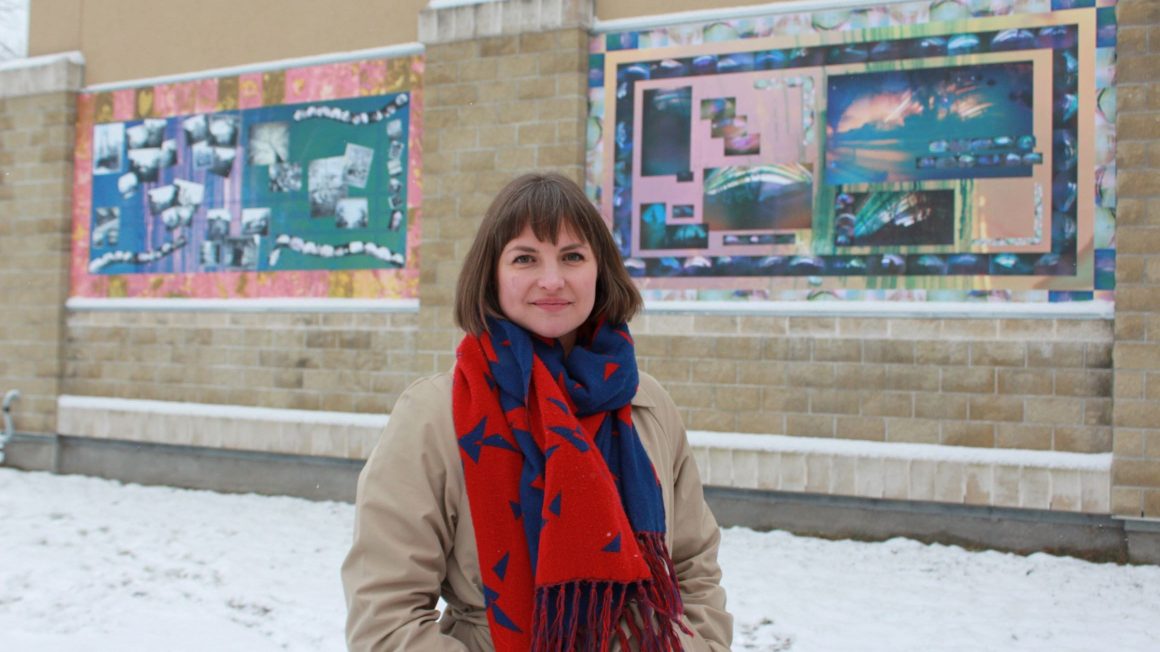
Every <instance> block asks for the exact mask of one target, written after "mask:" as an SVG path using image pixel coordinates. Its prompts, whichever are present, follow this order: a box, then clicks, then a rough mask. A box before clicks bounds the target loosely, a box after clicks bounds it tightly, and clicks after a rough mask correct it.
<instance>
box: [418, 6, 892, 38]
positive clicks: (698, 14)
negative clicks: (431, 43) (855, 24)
mask: <svg viewBox="0 0 1160 652" xmlns="http://www.w3.org/2000/svg"><path fill="white" fill-rule="evenodd" d="M435 1H436V0H432V4H434V3H435ZM903 2H910V0H786V1H784V2H771V3H769V4H763V5H755V6H747V7H723V8H721V9H698V10H694V11H680V12H674V13H669V14H657V15H653V16H638V17H634V18H618V19H614V20H597V21H596V24H595V25H594V26H593V27H592V31H593V32H594V33H596V34H607V33H609V32H624V31H633V30H646V29H655V28H658V27H668V26H670V25H681V24H685V23H702V22H709V21H718V20H728V19H731V18H750V17H753V16H767V15H772V14H788V13H794V12H799V11H818V10H824V9H857V8H860V7H878V6H881V5H891V4H900V3H903Z"/></svg>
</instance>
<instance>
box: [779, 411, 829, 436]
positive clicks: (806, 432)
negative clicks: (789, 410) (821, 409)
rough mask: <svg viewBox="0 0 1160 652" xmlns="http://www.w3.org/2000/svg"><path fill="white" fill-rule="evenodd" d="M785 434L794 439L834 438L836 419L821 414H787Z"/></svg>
mask: <svg viewBox="0 0 1160 652" xmlns="http://www.w3.org/2000/svg"><path fill="white" fill-rule="evenodd" d="M785 432H786V434H787V435H790V436H793V437H833V436H834V417H832V416H829V415H819V414H787V415H786V416H785Z"/></svg>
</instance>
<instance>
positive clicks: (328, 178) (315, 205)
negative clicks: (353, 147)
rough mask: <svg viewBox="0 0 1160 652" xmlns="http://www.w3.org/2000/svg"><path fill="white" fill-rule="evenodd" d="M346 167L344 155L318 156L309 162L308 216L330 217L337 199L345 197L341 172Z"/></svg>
mask: <svg viewBox="0 0 1160 652" xmlns="http://www.w3.org/2000/svg"><path fill="white" fill-rule="evenodd" d="M345 169H346V157H343V156H333V157H331V158H319V159H314V160H313V161H311V162H310V167H309V177H308V180H307V182H308V183H309V184H310V217H332V216H334V214H335V209H336V208H337V207H338V201H339V200H340V199H344V198H346V184H345V183H343V172H344V171H345Z"/></svg>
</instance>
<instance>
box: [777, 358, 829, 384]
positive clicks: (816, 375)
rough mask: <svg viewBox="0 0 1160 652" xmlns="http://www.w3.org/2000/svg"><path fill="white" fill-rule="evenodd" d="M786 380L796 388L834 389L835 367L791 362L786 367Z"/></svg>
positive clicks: (826, 364) (825, 364)
mask: <svg viewBox="0 0 1160 652" xmlns="http://www.w3.org/2000/svg"><path fill="white" fill-rule="evenodd" d="M785 379H786V383H787V384H789V385H791V386H794V387H833V386H834V366H833V365H832V364H828V363H821V362H817V363H811V362H791V363H788V364H786V366H785Z"/></svg>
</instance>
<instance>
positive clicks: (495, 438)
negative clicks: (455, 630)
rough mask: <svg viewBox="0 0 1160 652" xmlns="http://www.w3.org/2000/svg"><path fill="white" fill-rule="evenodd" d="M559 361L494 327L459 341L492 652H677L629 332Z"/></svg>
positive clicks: (530, 341)
mask: <svg viewBox="0 0 1160 652" xmlns="http://www.w3.org/2000/svg"><path fill="white" fill-rule="evenodd" d="M588 330H589V331H590V332H587V333H583V334H581V335H580V336H579V337H578V338H577V342H576V345H575V347H574V348H573V349H572V351H571V352H570V353H568V354H566V353H565V352H564V349H563V348H562V347H561V345H560V344H559V342H557V341H556V340H549V339H544V338H541V337H539V336H536V335H532V334H529V333H528V332H527V331H525V330H524V329H523V328H521V327H520V326H518V325H516V324H514V323H512V322H510V321H507V320H500V319H489V320H488V332H486V333H483V334H481V335H478V336H475V335H468V336H467V337H465V338H464V339H463V342H462V343H460V345H459V349H458V351H457V354H456V355H457V361H456V365H455V382H454V389H453V393H452V397H453V398H452V403H453V410H454V417H455V432H456V436H457V437H458V439H459V453H460V455H459V456H460V459H461V460H462V461H463V469H464V476H465V479H466V483H467V496H468V500H469V502H470V504H471V513H472V520H473V522H474V525H475V538H476V548H477V550H478V553H479V564H480V570H481V574H482V579H483V591H484V600H485V602H486V607H487V618H488V622H489V623H490V625H491V639H492V642H493V643H494V644H495V647H496V650H498V651H499V652H507V651H519V652H523V651H525V650H533V651H535V652H539V651H545V652H546V651H555V650H602V651H603V650H607V649H609V647H610V645H611V643H612V641H614V640H620V642H621V644H622V647H623V648H624V649H625V650H628V649H631V648H630V647H629V645H628V640H629V639H632V641H633V643H634V645H635V646H636V647H637V648H639V649H640V650H646V651H650V652H651V651H667V650H679V649H681V644H680V641H679V640H678V638H677V634H676V630H675V629H674V627H680V628H681V629H682V630H684V631H688V630H687V629H686V628H685V626H684V625H683V624H682V623H681V622H680V618H681V613H682V611H683V609H682V605H681V594H680V591H679V588H678V586H677V578H676V572H675V571H674V569H673V563H672V559H671V558H670V556H669V551H668V548H667V546H666V545H665V513H664V504H663V499H662V494H661V487H660V482H659V480H658V479H657V475H656V472H655V471H654V470H653V466H652V462H650V461H649V458H648V453H647V452H646V451H645V449H644V447H643V446H642V445H641V442H640V437H639V436H638V435H637V432H636V428H634V427H633V425H632V404H631V402H632V397H633V395H634V394H635V393H636V389H637V384H638V379H639V376H638V374H637V368H636V355H635V351H634V349H633V343H632V337H631V336H630V335H629V333H628V328H627V326H625V325H623V324H619V325H607V324H604V323H599V324H597V325H596V327H594V328H591V329H588Z"/></svg>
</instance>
